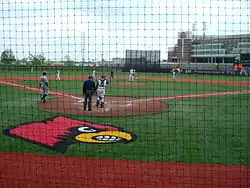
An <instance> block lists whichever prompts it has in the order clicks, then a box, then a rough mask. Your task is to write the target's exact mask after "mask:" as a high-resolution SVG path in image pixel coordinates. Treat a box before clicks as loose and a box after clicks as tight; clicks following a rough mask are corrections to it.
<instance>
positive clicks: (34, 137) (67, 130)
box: [4, 116, 136, 153]
mask: <svg viewBox="0 0 250 188" xmlns="http://www.w3.org/2000/svg"><path fill="white" fill-rule="evenodd" d="M4 133H5V134H6V135H8V136H11V137H15V138H20V139H23V140H26V141H28V142H32V143H35V144H38V145H41V146H43V147H46V148H49V149H52V150H55V151H57V152H61V153H64V152H65V151H66V150H67V148H68V147H69V145H71V144H74V143H78V142H81V143H91V144H114V143H129V142H131V141H133V140H135V139H136V136H135V135H134V134H133V133H129V132H125V131H124V130H123V129H122V128H118V127H114V126H110V125H104V124H98V123H92V122H87V121H79V120H76V119H72V118H69V117H64V116H57V117H54V118H52V119H47V120H44V121H41V122H34V123H25V124H21V125H19V126H16V127H13V128H9V129H6V130H4Z"/></svg>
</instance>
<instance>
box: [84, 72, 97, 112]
mask: <svg viewBox="0 0 250 188" xmlns="http://www.w3.org/2000/svg"><path fill="white" fill-rule="evenodd" d="M95 90H96V87H95V82H94V81H93V76H89V79H88V80H86V81H84V83H83V95H84V103H83V109H84V111H86V110H87V105H88V111H92V95H93V93H94V92H95Z"/></svg>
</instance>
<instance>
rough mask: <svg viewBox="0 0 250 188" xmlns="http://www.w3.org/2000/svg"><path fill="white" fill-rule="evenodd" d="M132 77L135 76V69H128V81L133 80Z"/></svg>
mask: <svg viewBox="0 0 250 188" xmlns="http://www.w3.org/2000/svg"><path fill="white" fill-rule="evenodd" d="M134 78H135V69H132V68H131V69H130V71H129V81H132V82H133V81H134Z"/></svg>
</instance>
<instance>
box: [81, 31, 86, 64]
mask: <svg viewBox="0 0 250 188" xmlns="http://www.w3.org/2000/svg"><path fill="white" fill-rule="evenodd" d="M81 51H82V63H84V62H85V33H84V32H82V50H81Z"/></svg>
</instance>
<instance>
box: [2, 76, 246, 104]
mask: <svg viewBox="0 0 250 188" xmlns="http://www.w3.org/2000/svg"><path fill="white" fill-rule="evenodd" d="M0 84H3V85H7V86H12V87H16V88H21V89H26V90H30V91H34V92H37V93H39V92H41V90H40V88H35V87H30V86H26V85H21V84H15V83H11V82H5V81H1V80H0ZM247 93H250V90H241V91H226V92H214V93H201V94H187V95H177V96H166V97H151V98H141V99H134V100H125V103H129V105H130V104H131V103H136V102H148V101H159V100H182V99H187V98H203V97H212V96H224V95H237V94H247ZM50 94H51V95H54V96H61V97H72V98H74V99H79V100H80V99H83V98H82V97H77V96H74V95H72V94H67V93H63V92H57V91H50Z"/></svg>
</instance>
